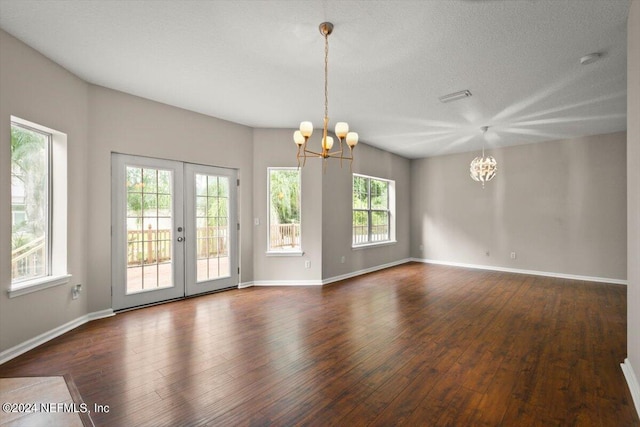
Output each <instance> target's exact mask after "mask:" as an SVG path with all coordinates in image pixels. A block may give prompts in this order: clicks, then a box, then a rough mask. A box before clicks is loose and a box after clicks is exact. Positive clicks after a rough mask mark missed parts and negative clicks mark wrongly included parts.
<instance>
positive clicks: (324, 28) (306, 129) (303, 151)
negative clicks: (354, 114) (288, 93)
mask: <svg viewBox="0 0 640 427" xmlns="http://www.w3.org/2000/svg"><path fill="white" fill-rule="evenodd" d="M332 31H333V24H332V23H331V22H323V23H322V24H320V34H322V36H323V37H324V125H323V126H322V140H321V149H322V150H321V151H313V150H309V149H308V148H307V141H308V140H309V137H310V136H311V134H312V133H313V123H311V122H301V123H300V130H297V131H295V132H294V133H293V142H295V143H296V145H297V146H298V154H297V155H296V158H297V159H298V167H300V166H301V164H300V161H301V160H302V166H304V165H305V163H306V162H307V157H318V158H322V159H325V160H326V159H328V158H334V159H340V167H342V160H349V161H351V163H353V149H354V147H355V146H356V144H358V134H357V133H356V132H349V125H348V124H347V123H345V122H337V123H336V127H335V135H336V136H337V137H338V142H339V145H340V147H339V148H338V149H337V150H335V151H331V149H332V148H333V138H332V137H331V136H329V135H327V129H328V126H329V85H328V83H327V82H328V75H329V34H331V32H332ZM343 140H344V141H345V143H346V145H347V146H348V147H349V155H348V156H345V153H344V146H343V145H342V141H343Z"/></svg>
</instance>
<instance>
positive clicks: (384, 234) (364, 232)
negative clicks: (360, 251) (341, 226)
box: [353, 224, 389, 245]
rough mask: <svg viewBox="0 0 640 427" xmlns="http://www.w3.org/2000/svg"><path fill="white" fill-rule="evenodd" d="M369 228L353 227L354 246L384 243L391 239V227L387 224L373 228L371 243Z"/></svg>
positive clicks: (362, 226) (363, 226)
mask: <svg viewBox="0 0 640 427" xmlns="http://www.w3.org/2000/svg"><path fill="white" fill-rule="evenodd" d="M368 234H369V227H368V226H366V225H354V226H353V244H354V245H360V244H363V243H374V242H382V241H385V240H388V239H389V226H387V225H386V224H382V225H374V226H372V227H371V241H369V240H368V239H369V236H368Z"/></svg>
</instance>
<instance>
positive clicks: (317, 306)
mask: <svg viewBox="0 0 640 427" xmlns="http://www.w3.org/2000/svg"><path fill="white" fill-rule="evenodd" d="M626 328H627V324H626V288H625V287H624V286H620V285H611V284H600V283H590V282H584V281H573V280H567V279H555V278H548V277H536V276H527V275H519V274H511V273H501V272H491V271H478V270H470V269H462V268H454V267H448V266H437V265H425V264H418V263H408V264H405V265H401V266H397V267H394V268H390V269H386V270H382V271H378V272H375V273H370V274H366V275H363V276H359V277H355V278H352V279H348V280H344V281H341V282H336V283H333V284H331V285H329V286H324V287H278V288H246V289H239V290H233V291H228V292H223V293H218V294H211V295H206V296H202V297H197V298H190V299H186V300H183V301H178V302H172V303H168V304H163V305H158V306H154V307H149V308H144V309H140V310H133V311H128V312H124V313H119V314H118V315H117V316H114V317H112V318H108V319H101V320H97V321H93V322H91V323H88V324H86V325H83V326H81V327H78V328H76V329H74V330H73V331H71V332H69V333H67V334H64V335H62V336H60V337H58V338H55V339H53V340H51V341H50V342H48V343H46V344H44V345H42V346H40V347H38V348H36V349H34V350H32V351H30V352H28V353H25V354H24V355H22V356H20V357H18V358H16V359H14V360H11V361H9V362H7V363H5V364H3V365H0V377H19V376H52V375H67V376H68V377H70V378H72V379H73V381H74V383H75V385H76V388H77V390H78V393H79V394H80V395H81V396H82V398H83V399H84V401H85V402H86V403H87V404H89V405H90V406H93V405H94V404H101V405H108V406H109V412H102V413H95V414H92V419H93V421H94V422H95V424H96V425H97V426H113V425H126V426H155V427H157V426H172V427H173V426H182V425H184V426H207V425H211V426H220V425H224V426H236V425H245V426H291V425H309V426H315V425H318V426H344V425H358V426H360V425H363V426H365V425H371V426H388V425H411V426H415V425H428V426H448V425H449V426H462V425H486V426H500V425H502V426H554V425H557V426H565V425H584V426H590V425H594V426H605V427H608V426H640V420H639V419H638V415H637V413H636V412H635V409H634V406H633V402H632V399H631V395H630V393H629V391H628V388H627V385H626V382H625V380H624V376H623V374H622V372H621V369H620V366H619V364H620V362H622V361H623V360H624V357H625V356H626Z"/></svg>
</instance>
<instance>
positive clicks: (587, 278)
mask: <svg viewBox="0 0 640 427" xmlns="http://www.w3.org/2000/svg"><path fill="white" fill-rule="evenodd" d="M411 261H415V262H422V263H424V264H438V265H448V266H451V267H464V268H475V269H477V270H490V271H503V272H505V273H517V274H530V275H533V276H544V277H556V278H559V279H572V280H582V281H585V282H598V283H612V284H615V285H627V283H628V282H627V281H626V280H622V279H611V278H608V277H593V276H579V275H576V274H565V273H554V272H550V271H538V270H521V269H518V268H508V267H496V266H493V265H480V264H466V263H462V262H450V261H439V260H435V259H425V258H411Z"/></svg>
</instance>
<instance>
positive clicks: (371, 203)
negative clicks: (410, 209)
mask: <svg viewBox="0 0 640 427" xmlns="http://www.w3.org/2000/svg"><path fill="white" fill-rule="evenodd" d="M394 206H395V183H394V181H389V180H386V179H381V178H373V177H369V176H364V175H356V174H354V175H353V229H352V230H353V232H352V236H353V238H352V244H353V246H354V247H356V246H365V245H371V244H379V243H386V242H392V241H394V238H395V226H394V219H393V216H394V215H393V214H394Z"/></svg>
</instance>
